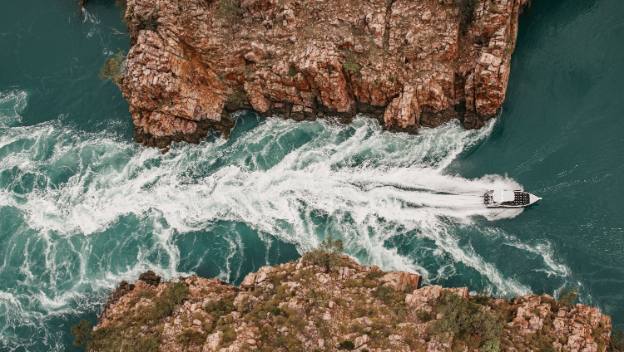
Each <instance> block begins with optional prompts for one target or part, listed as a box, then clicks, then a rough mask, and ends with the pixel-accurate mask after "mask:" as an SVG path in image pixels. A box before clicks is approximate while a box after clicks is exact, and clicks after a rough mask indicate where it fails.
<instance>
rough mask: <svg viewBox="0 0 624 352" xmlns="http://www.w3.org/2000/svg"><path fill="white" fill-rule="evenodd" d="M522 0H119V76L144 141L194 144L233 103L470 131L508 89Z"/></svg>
mask: <svg viewBox="0 0 624 352" xmlns="http://www.w3.org/2000/svg"><path fill="white" fill-rule="evenodd" d="M526 3H527V0H419V1H413V0H341V1H334V0H317V1H310V0H279V1H278V0H186V1H177V0H127V4H126V10H125V20H126V22H127V24H128V28H129V32H130V36H131V44H132V45H131V49H130V51H129V53H128V55H127V58H126V59H125V62H124V64H123V65H118V66H119V67H118V69H119V72H118V73H117V75H116V78H115V80H116V82H117V83H118V84H119V85H120V87H121V90H122V92H123V95H124V97H125V98H126V99H127V101H128V103H129V105H130V112H131V115H132V119H133V122H134V125H135V132H136V134H135V135H136V137H137V139H138V141H140V142H142V143H144V144H147V145H156V146H166V145H167V144H169V143H170V142H172V141H180V140H185V141H191V142H196V141H198V140H199V139H200V138H201V137H203V136H205V135H206V134H207V133H208V131H209V130H210V129H214V128H216V129H219V130H221V131H223V132H225V133H227V132H228V131H229V129H230V128H231V126H232V122H231V121H229V119H228V118H227V114H226V113H227V112H231V111H234V110H237V109H243V108H251V109H254V110H255V111H257V112H259V113H261V114H279V115H282V116H285V117H290V118H293V119H313V118H316V117H322V116H324V115H331V116H344V117H350V116H353V115H354V114H356V113H366V114H369V115H371V116H373V117H377V118H379V119H380V120H382V121H383V124H384V126H385V127H387V128H389V129H396V130H406V131H415V130H417V129H418V128H419V127H420V126H437V125H440V124H442V123H444V122H447V121H449V120H451V119H460V120H461V121H462V122H463V124H464V126H466V127H467V128H478V127H480V126H482V125H483V123H484V121H485V120H487V119H489V118H491V117H493V116H494V115H495V114H496V113H497V112H498V111H499V109H500V107H501V105H502V103H503V100H504V98H505V91H506V88H507V82H508V78H509V70H510V61H511V55H512V52H513V50H514V47H515V41H516V34H517V28H518V16H519V13H520V11H521V9H522V8H523V6H524V5H525V4H526Z"/></svg>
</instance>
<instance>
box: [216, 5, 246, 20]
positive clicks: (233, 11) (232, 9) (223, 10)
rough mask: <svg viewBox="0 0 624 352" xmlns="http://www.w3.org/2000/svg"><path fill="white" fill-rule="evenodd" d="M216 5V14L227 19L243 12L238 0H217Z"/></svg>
mask: <svg viewBox="0 0 624 352" xmlns="http://www.w3.org/2000/svg"><path fill="white" fill-rule="evenodd" d="M217 6H218V7H217V15H218V16H219V17H221V18H223V19H225V20H228V21H232V20H234V19H236V18H238V17H240V16H241V15H242V14H243V10H242V9H241V6H240V0H219V3H218V4H217Z"/></svg>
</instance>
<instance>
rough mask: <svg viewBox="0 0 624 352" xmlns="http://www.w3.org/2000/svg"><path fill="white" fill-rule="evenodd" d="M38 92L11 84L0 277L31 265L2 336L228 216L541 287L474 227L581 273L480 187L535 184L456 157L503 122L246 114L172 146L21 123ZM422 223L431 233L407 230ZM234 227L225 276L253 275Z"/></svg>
mask: <svg viewBox="0 0 624 352" xmlns="http://www.w3.org/2000/svg"><path fill="white" fill-rule="evenodd" d="M27 99H28V95H27V93H26V92H23V91H12V92H5V93H3V94H2V95H0V114H1V115H0V211H2V213H0V214H4V216H8V215H7V214H10V215H11V216H13V217H14V219H17V220H16V223H17V224H13V225H11V226H9V225H7V224H2V223H0V225H1V227H0V232H3V233H0V238H1V239H2V241H3V244H4V245H5V247H4V249H3V251H4V252H3V254H4V256H3V258H4V263H2V265H1V266H0V278H2V273H3V272H4V273H5V274H6V275H8V274H7V273H8V272H10V271H15V270H17V271H18V275H17V276H18V277H19V280H18V281H19V285H21V287H20V288H16V287H11V286H0V313H3V314H0V315H4V316H5V317H4V318H0V338H1V339H3V340H4V342H5V343H6V344H8V345H10V344H11V343H10V342H7V341H9V340H10V339H11V336H12V335H11V333H10V332H2V331H3V330H1V329H7V327H13V328H14V327H19V326H29V325H33V326H35V328H34V329H35V330H40V329H42V330H44V331H45V333H44V334H50V333H51V332H50V331H47V330H46V329H47V328H46V327H45V326H43V325H40V324H41V323H40V322H38V320H41V319H42V318H46V317H47V318H49V317H51V316H58V315H63V314H68V312H69V313H72V314H76V313H79V312H81V311H83V310H85V309H87V310H88V309H89V308H88V307H93V305H94V304H95V303H94V302H99V301H98V300H101V299H102V297H103V295H104V294H105V293H106V292H107V290H109V289H111V288H112V287H113V286H114V285H115V284H116V283H117V282H118V281H119V280H121V279H128V280H131V279H134V278H136V276H138V274H139V273H140V272H142V271H144V270H147V269H153V270H155V271H157V272H159V273H160V274H162V275H164V276H165V277H167V278H171V277H176V276H179V275H188V274H192V271H191V272H189V271H184V270H180V268H179V266H180V263H181V261H182V260H183V259H184V258H185V257H186V256H187V253H184V252H182V251H181V250H180V248H179V247H178V246H177V245H176V243H175V241H176V238H178V237H179V236H184V235H185V234H188V233H195V232H198V231H205V230H206V229H214V228H216V227H217V226H220V224H222V223H224V222H226V223H234V224H244V225H245V226H247V227H248V228H250V229H252V230H253V231H255V232H257V233H258V234H259V236H260V240H261V241H263V242H264V243H265V246H266V247H267V248H269V247H271V246H272V242H273V241H274V240H275V239H277V240H279V241H282V242H285V243H290V244H293V245H294V246H295V247H296V248H297V250H298V251H299V252H300V253H303V252H305V251H307V250H310V249H312V248H314V247H316V246H318V244H319V243H320V242H321V241H322V240H323V238H325V237H326V236H328V235H331V236H333V237H335V238H340V239H342V240H343V242H344V244H345V250H346V252H347V253H348V254H350V255H352V256H354V257H356V258H357V259H358V260H359V261H360V262H362V263H363V264H375V265H379V266H380V267H382V268H384V269H388V270H407V271H414V272H419V273H421V274H422V275H423V276H424V277H425V280H426V281H428V282H437V281H439V280H441V279H443V278H445V277H449V276H452V275H455V274H456V272H457V270H464V269H463V268H468V269H469V270H471V271H474V272H476V273H478V275H481V276H482V277H483V279H484V280H485V282H487V284H486V285H485V288H484V289H485V290H486V291H490V292H493V293H496V294H501V295H510V294H513V295H517V294H524V293H528V292H530V288H529V287H527V286H526V285H525V284H523V283H522V282H520V281H518V280H517V279H516V278H513V277H509V276H506V275H504V274H503V273H501V271H500V270H499V269H498V268H497V267H496V266H495V265H493V264H492V263H489V262H488V261H487V260H485V259H484V258H483V257H482V256H481V255H480V254H479V253H478V252H477V251H476V250H475V249H474V248H473V247H472V245H470V243H466V241H465V240H466V238H462V236H461V232H462V231H461V229H471V230H475V231H479V232H480V233H483V234H485V235H486V236H491V237H495V238H497V241H502V243H503V244H505V245H508V246H512V247H514V248H517V249H518V250H519V251H524V252H527V253H532V254H536V255H538V256H541V257H542V258H543V259H542V268H541V269H540V270H544V271H547V272H548V273H549V275H556V276H560V277H565V276H567V275H568V269H567V267H566V266H565V265H564V264H561V263H558V262H557V261H556V259H554V258H553V254H552V251H551V250H550V248H549V244H548V243H538V244H530V243H523V242H522V241H521V240H520V239H518V238H515V237H514V236H512V235H509V234H506V233H504V232H502V231H501V230H498V229H494V230H492V229H489V228H488V226H487V223H489V222H490V221H494V220H501V219H510V218H513V217H516V216H518V215H519V214H520V213H521V212H522V210H518V209H507V210H501V209H488V208H485V207H483V205H482V199H481V195H482V194H483V193H484V191H485V190H488V189H493V188H503V189H518V188H522V186H521V185H520V184H518V183H517V182H516V181H514V180H513V179H510V178H508V177H505V176H501V175H486V176H483V177H481V178H477V179H466V178H463V177H461V176H459V175H453V174H449V173H448V171H447V170H448V166H449V165H450V164H451V163H452V162H453V160H455V159H456V158H457V157H458V155H459V154H461V153H462V152H463V151H465V150H467V149H469V148H471V147H473V146H475V145H477V144H478V143H479V142H481V141H482V140H483V139H485V138H487V136H488V135H489V134H490V133H491V131H492V128H493V123H494V122H492V123H490V124H489V125H488V126H486V127H485V128H483V129H481V130H470V131H467V130H464V129H463V128H462V127H461V126H459V125H458V124H457V123H449V124H447V125H444V126H441V127H439V128H435V129H422V130H421V132H420V133H419V134H418V135H408V134H402V133H388V132H385V131H383V130H382V128H381V127H380V126H379V124H378V122H377V121H375V120H373V119H369V118H365V117H358V118H356V119H355V121H354V122H353V123H352V124H350V125H343V124H339V123H336V122H333V121H331V120H322V121H314V122H293V121H287V120H283V119H280V118H268V119H266V120H259V119H258V118H257V117H254V116H251V115H250V114H240V116H239V119H238V122H237V123H238V126H237V127H236V130H235V131H234V133H233V134H232V137H231V138H230V139H229V140H224V139H216V140H214V141H206V142H203V143H201V144H199V145H187V144H179V145H175V146H173V148H172V149H171V150H170V151H169V152H168V153H166V154H161V153H160V152H159V151H158V150H155V149H151V148H144V147H141V146H137V145H135V144H134V143H133V142H132V141H128V140H123V139H122V138H120V137H118V136H116V135H115V134H114V133H111V132H109V131H103V132H101V133H86V132H82V131H80V130H77V129H76V128H73V127H71V126H68V125H66V124H63V122H62V121H50V122H45V123H40V124H37V125H32V126H25V125H22V124H21V120H20V113H21V112H22V111H23V110H24V108H25V107H26V104H27ZM126 224H132V225H126ZM124 229H125V230H124ZM99 238H106V239H107V241H108V242H106V243H104V244H102V243H101V242H100V241H99V240H98V239H99ZM412 239H413V240H415V241H417V242H416V243H420V244H422V248H420V247H419V248H418V249H417V250H413V251H410V252H405V251H403V250H402V249H401V248H400V247H397V246H394V245H392V242H393V241H395V240H406V241H410V240H412ZM133 241H136V244H131V245H130V244H128V243H134V242H133ZM227 241H228V242H227V243H228V245H227V247H226V249H224V250H226V251H228V253H226V254H225V256H226V260H225V263H224V265H223V267H222V268H221V269H220V270H221V271H220V274H219V276H220V277H221V278H223V279H225V280H230V281H232V280H238V279H240V276H241V275H242V274H244V272H242V271H241V270H242V269H241V267H240V265H239V266H236V265H235V264H233V263H234V262H233V261H231V260H230V259H231V258H232V257H233V256H235V255H237V253H238V252H240V251H242V250H243V247H244V246H245V244H244V239H243V238H242V237H241V236H240V235H239V236H234V237H228V239H227ZM111 243H112V244H111ZM109 251H110V252H112V253H113V254H111V255H110V256H112V257H113V258H108V256H109V254H108V253H110V252H109ZM266 261H267V264H268V263H269V261H270V260H269V258H268V249H267V259H266ZM16 263H17V265H18V266H19V267H18V268H14V267H11V266H12V265H13V266H14V265H16ZM458 268H459V269H458ZM13 282H14V283H16V281H13ZM44 320H45V319H44ZM46 336H47V335H46ZM50 339H52V340H54V338H52V337H50Z"/></svg>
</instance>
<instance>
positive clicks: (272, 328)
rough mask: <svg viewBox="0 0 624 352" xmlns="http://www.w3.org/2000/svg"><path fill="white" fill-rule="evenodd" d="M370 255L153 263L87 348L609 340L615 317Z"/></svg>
mask: <svg viewBox="0 0 624 352" xmlns="http://www.w3.org/2000/svg"><path fill="white" fill-rule="evenodd" d="M419 286H420V277H419V276H418V275H416V274H411V273H405V272H383V271H381V270H379V269H378V268H376V267H362V266H360V265H358V264H357V263H355V262H354V261H353V260H351V259H349V258H348V257H345V256H342V255H339V254H336V253H331V252H324V251H314V252H311V253H308V254H306V255H305V256H303V257H302V258H301V259H300V260H298V261H296V262H291V263H287V264H283V265H279V266H275V267H268V266H267V267H263V268H261V269H260V270H259V271H258V272H256V273H251V274H249V275H248V276H247V277H245V279H244V280H243V282H242V284H241V285H240V287H234V286H231V285H228V284H225V283H223V282H221V281H218V280H215V279H204V278H200V277H188V278H184V279H181V280H180V281H178V282H168V283H162V282H160V278H159V277H157V276H156V275H154V274H153V273H149V274H144V275H142V277H141V278H140V280H139V281H137V282H136V284H133V285H130V284H127V283H123V284H122V285H120V287H119V288H118V290H117V291H116V292H115V293H114V294H113V295H112V296H111V298H110V301H109V303H108V304H107V306H106V308H105V310H104V312H103V314H102V315H101V317H100V320H99V323H98V325H97V326H96V327H95V329H93V330H91V329H90V328H89V327H86V328H85V327H83V329H82V330H80V329H77V330H76V331H75V333H76V335H77V337H78V338H79V340H80V341H81V343H84V344H86V345H87V350H89V351H139V350H140V351H166V352H172V351H204V352H208V351H220V352H226V351H228V352H234V351H340V350H354V351H585V352H590V351H605V350H606V349H607V346H608V344H609V338H610V333H611V320H610V318H609V317H607V316H605V315H603V314H601V312H600V311H599V310H598V309H597V308H592V307H588V306H585V305H580V304H576V305H574V304H572V303H571V302H567V303H564V302H562V301H557V300H555V299H553V298H552V297H550V296H547V295H543V296H525V297H519V298H516V299H512V300H505V299H495V298H489V297H485V296H474V295H469V294H468V290H467V289H466V288H442V287H439V286H425V287H422V288H420V287H419Z"/></svg>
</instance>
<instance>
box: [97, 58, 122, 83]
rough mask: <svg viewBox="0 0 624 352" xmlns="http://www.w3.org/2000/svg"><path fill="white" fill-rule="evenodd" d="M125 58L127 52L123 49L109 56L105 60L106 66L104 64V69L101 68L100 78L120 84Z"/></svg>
mask: <svg viewBox="0 0 624 352" xmlns="http://www.w3.org/2000/svg"><path fill="white" fill-rule="evenodd" d="M125 59H126V54H125V53H124V52H123V51H121V50H119V51H117V53H115V54H114V55H113V56H111V57H109V58H108V59H107V60H106V61H105V62H104V66H102V69H101V70H100V78H101V79H103V80H107V79H110V80H111V81H113V82H115V83H116V84H120V83H121V79H122V78H123V74H124V69H125V67H124V60H125Z"/></svg>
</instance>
